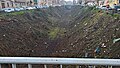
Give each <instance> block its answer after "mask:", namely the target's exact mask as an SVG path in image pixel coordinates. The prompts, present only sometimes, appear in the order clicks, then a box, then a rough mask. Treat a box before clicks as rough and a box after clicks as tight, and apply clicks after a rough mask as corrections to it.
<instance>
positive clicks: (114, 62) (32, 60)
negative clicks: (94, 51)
mask: <svg viewBox="0 0 120 68" xmlns="http://www.w3.org/2000/svg"><path fill="white" fill-rule="evenodd" d="M1 64H12V68H16V64H28V68H32V64H44V68H47V64H59V65H60V68H62V65H71V64H72V65H108V66H120V59H92V58H51V57H47V58H44V57H0V68H1ZM78 68H79V67H78Z"/></svg>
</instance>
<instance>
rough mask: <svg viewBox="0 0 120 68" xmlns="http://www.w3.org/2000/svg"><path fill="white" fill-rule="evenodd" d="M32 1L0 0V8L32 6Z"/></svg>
mask: <svg viewBox="0 0 120 68" xmlns="http://www.w3.org/2000/svg"><path fill="white" fill-rule="evenodd" d="M33 5H34V1H33V0H0V8H8V7H22V6H33Z"/></svg>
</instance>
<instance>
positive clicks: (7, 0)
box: [0, 0, 15, 8]
mask: <svg viewBox="0 0 120 68" xmlns="http://www.w3.org/2000/svg"><path fill="white" fill-rule="evenodd" d="M8 7H15V5H14V0H0V8H8Z"/></svg>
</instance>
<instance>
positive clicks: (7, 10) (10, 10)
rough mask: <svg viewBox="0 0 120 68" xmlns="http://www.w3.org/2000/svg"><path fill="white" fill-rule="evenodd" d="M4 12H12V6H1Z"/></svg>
mask: <svg viewBox="0 0 120 68" xmlns="http://www.w3.org/2000/svg"><path fill="white" fill-rule="evenodd" d="M2 10H3V11H4V12H14V11H15V10H14V8H3V9H2Z"/></svg>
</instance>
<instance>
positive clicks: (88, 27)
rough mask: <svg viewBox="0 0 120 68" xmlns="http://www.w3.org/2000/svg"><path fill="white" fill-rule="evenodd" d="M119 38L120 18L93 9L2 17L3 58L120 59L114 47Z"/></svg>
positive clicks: (70, 8) (57, 9)
mask: <svg viewBox="0 0 120 68" xmlns="http://www.w3.org/2000/svg"><path fill="white" fill-rule="evenodd" d="M117 38H120V15H119V14H114V15H111V14H106V13H105V11H99V10H98V9H95V8H93V7H81V6H62V7H50V8H47V9H37V10H30V11H21V12H15V13H1V14H0V55H1V56H32V57H33V56H34V57H42V56H44V57H50V56H52V57H78V58H83V57H86V58H87V57H88V58H120V46H119V45H120V41H117V42H116V43H113V40H114V39H117ZM96 49H99V52H97V53H96ZM41 68H42V67H41ZM52 68H57V66H55V67H52ZM68 68H74V66H73V67H71V66H69V67H68ZM83 68H85V67H83Z"/></svg>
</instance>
